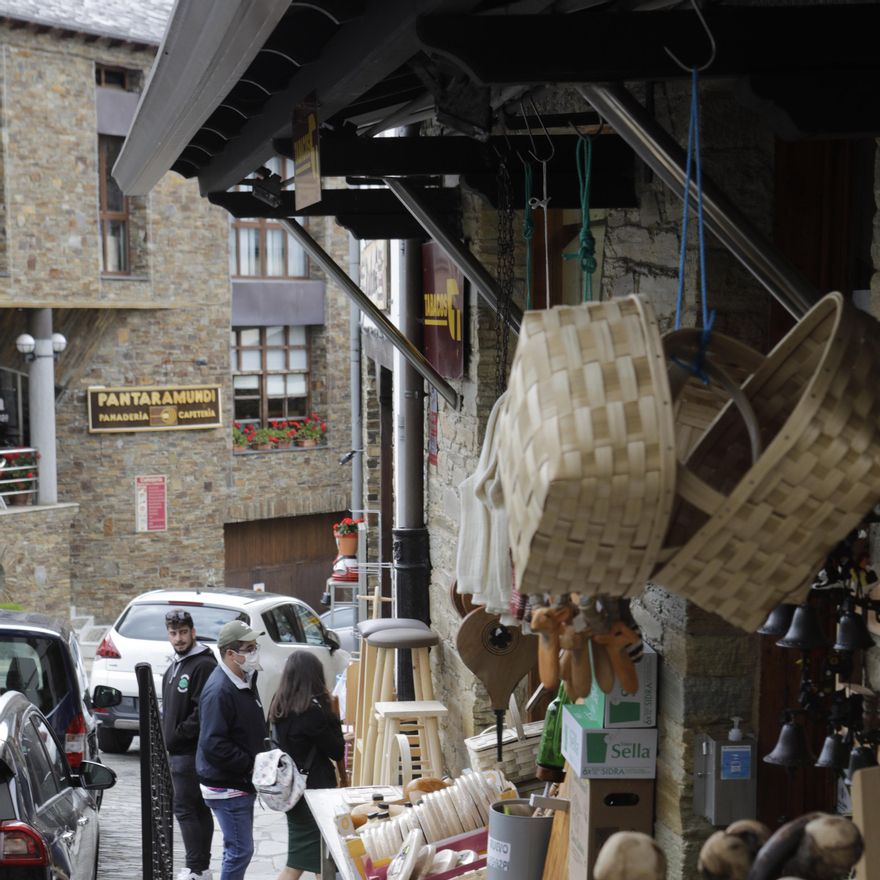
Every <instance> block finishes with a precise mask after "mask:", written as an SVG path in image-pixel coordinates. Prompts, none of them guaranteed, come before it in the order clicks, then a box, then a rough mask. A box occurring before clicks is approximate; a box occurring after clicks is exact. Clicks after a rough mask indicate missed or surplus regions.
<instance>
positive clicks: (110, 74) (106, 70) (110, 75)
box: [95, 64, 141, 92]
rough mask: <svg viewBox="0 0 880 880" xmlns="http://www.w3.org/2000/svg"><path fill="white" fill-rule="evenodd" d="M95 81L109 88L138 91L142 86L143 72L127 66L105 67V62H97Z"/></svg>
mask: <svg viewBox="0 0 880 880" xmlns="http://www.w3.org/2000/svg"><path fill="white" fill-rule="evenodd" d="M95 83H96V84H97V85H99V86H103V87H104V88H108V89H123V90H124V91H126V92H137V91H139V90H140V87H141V72H140V71H139V70H128V69H127V68H125V67H105V66H104V65H103V64H96V65H95Z"/></svg>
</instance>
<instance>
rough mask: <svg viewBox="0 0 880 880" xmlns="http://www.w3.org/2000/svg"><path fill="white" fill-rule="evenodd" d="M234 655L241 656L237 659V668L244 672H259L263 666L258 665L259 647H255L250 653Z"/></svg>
mask: <svg viewBox="0 0 880 880" xmlns="http://www.w3.org/2000/svg"><path fill="white" fill-rule="evenodd" d="M236 657H243V658H244V659H243V660H239V661H238V668H239V669H241V671H242V672H244V673H245V674H247V673H250V672H259V671H260V670H261V669H262V668H263V667H262V666H260V649H259V648H256V649H254V650H253V651H251V653H250V654H236Z"/></svg>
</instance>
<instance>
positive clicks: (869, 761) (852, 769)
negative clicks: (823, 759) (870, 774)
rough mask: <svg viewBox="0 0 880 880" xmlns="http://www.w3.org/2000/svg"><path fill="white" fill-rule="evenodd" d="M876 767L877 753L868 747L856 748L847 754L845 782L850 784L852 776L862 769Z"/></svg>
mask: <svg viewBox="0 0 880 880" xmlns="http://www.w3.org/2000/svg"><path fill="white" fill-rule="evenodd" d="M876 766H877V753H876V752H875V751H874V749H872V748H869V747H868V746H856V747H855V748H854V749H853V750H852V751H851V752H850V754H849V766H848V767H847V768H846V781H847V783H852V778H853V775H854V774H856V773H858V772H859V770H861V769H863V768H864V767H876Z"/></svg>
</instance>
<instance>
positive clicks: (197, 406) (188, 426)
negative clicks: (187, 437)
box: [88, 385, 220, 434]
mask: <svg viewBox="0 0 880 880" xmlns="http://www.w3.org/2000/svg"><path fill="white" fill-rule="evenodd" d="M88 402H89V433H91V434H97V433H103V432H120V431H185V430H192V429H194V428H219V427H220V386H219V385H183V386H175V385H168V386H155V387H152V386H151V387H145V388H103V387H100V386H98V387H92V388H89V397H88Z"/></svg>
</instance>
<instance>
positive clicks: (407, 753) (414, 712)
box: [373, 700, 447, 785]
mask: <svg viewBox="0 0 880 880" xmlns="http://www.w3.org/2000/svg"><path fill="white" fill-rule="evenodd" d="M375 709H376V717H377V719H378V720H379V726H380V728H381V730H382V740H381V743H382V750H381V756H382V758H381V762H379V761H377V762H376V763H377V764H379V765H380V767H379V772H378V775H376V774H374V777H373V784H374V785H397V784H398V777H400V784H401V785H406V784H407V783H408V782H409V781H410V780H411V779H412V778H413V764H416V765H417V770H418V776H420V777H425V776H437V777H440V776H442V774H443V754H442V752H441V751H440V722H439V719H440V718H443V717H444V716H445V715H446V714H447V709H446V706H444V705H443V703H438V702H437V701H436V700H412V701H405V702H393V703H389V702H379V703H376V706H375Z"/></svg>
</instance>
